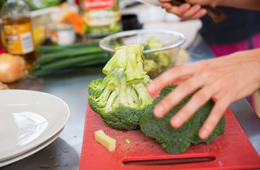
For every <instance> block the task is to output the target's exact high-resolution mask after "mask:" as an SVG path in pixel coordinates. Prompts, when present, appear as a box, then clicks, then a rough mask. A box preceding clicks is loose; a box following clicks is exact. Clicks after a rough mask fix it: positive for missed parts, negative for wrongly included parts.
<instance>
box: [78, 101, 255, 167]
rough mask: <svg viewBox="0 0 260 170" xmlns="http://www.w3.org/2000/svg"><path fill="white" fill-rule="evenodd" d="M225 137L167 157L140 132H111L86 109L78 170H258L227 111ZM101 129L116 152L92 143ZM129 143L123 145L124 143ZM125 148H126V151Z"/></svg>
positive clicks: (237, 127) (252, 152)
mask: <svg viewBox="0 0 260 170" xmlns="http://www.w3.org/2000/svg"><path fill="white" fill-rule="evenodd" d="M224 116H225V118H226V127H225V133H224V134H223V135H220V136H218V137H217V138H216V139H215V140H214V141H213V142H212V143H210V144H209V145H207V144H205V143H201V144H197V145H192V146H191V147H190V148H189V149H188V150H187V151H186V152H185V153H182V154H176V155H175V154H168V153H166V152H165V151H164V150H163V149H162V147H161V145H160V144H159V143H158V142H156V141H155V140H154V139H152V138H149V137H147V136H145V135H144V134H143V133H142V131H140V130H134V131H122V130H115V129H112V128H110V127H109V126H107V125H106V124H105V123H104V122H103V121H102V119H101V118H100V116H99V115H98V114H96V113H95V112H94V111H92V110H91V108H90V107H89V106H87V115H86V122H85V130H84V139H83V147H82V153H81V159H80V168H79V170H117V169H118V170H120V169H122V170H155V169H156V170H158V169H160V170H166V169H182V170H183V169H186V170H191V169H211V170H213V169H221V170H224V169H228V170H231V169H256V168H260V157H259V155H258V153H257V152H256V150H255V149H254V147H253V146H252V144H251V143H250V141H249V139H248V138H247V136H246V134H245V133H244V131H243V130H242V128H241V127H240V125H239V123H238V122H237V120H236V118H235V117H234V115H233V113H232V112H231V110H230V109H228V110H227V111H226V112H225V114H224ZM100 129H103V130H104V132H105V133H106V134H107V135H109V136H110V137H112V138H114V139H116V141H117V144H116V150H115V151H113V152H109V151H108V150H107V149H106V148H105V147H103V146H102V145H101V144H100V143H98V142H97V141H95V138H94V132H95V131H97V130H100ZM126 139H129V140H130V141H132V142H131V143H130V144H126V143H125V142H124V141H125V140H126ZM127 147H130V149H129V150H127ZM200 157H208V158H214V159H215V160H213V161H211V162H199V163H189V164H178V165H149V166H148V165H146V166H129V165H125V164H123V162H126V161H137V160H158V159H180V158H200Z"/></svg>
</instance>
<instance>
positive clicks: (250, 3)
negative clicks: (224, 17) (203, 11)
mask: <svg viewBox="0 0 260 170" xmlns="http://www.w3.org/2000/svg"><path fill="white" fill-rule="evenodd" d="M217 6H230V7H235V8H242V9H252V10H260V0H217Z"/></svg>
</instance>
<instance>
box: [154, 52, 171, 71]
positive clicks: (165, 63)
mask: <svg viewBox="0 0 260 170" xmlns="http://www.w3.org/2000/svg"><path fill="white" fill-rule="evenodd" d="M155 62H156V63H158V73H160V72H161V71H162V70H163V69H165V68H167V67H169V66H170V64H171V59H170V57H169V56H168V55H167V54H166V53H159V54H158V56H157V57H156V58H155Z"/></svg>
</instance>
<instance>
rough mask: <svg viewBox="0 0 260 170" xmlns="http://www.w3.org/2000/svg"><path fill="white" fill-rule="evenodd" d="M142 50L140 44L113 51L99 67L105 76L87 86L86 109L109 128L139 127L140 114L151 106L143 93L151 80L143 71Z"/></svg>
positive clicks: (147, 96) (145, 93) (147, 95)
mask: <svg viewBox="0 0 260 170" xmlns="http://www.w3.org/2000/svg"><path fill="white" fill-rule="evenodd" d="M142 51H143V47H142V46H141V45H130V46H124V47H120V48H117V51H116V53H115V55H114V56H113V57H112V58H111V59H110V61H109V62H108V63H107V64H106V65H105V67H104V68H103V73H104V74H106V75H107V76H106V77H105V78H104V79H101V80H100V79H98V80H94V81H92V82H91V83H90V85H89V94H90V96H89V99H88V103H89V106H90V107H91V108H92V109H93V110H94V111H95V112H96V113H98V114H99V115H100V116H101V118H102V119H103V121H104V122H105V123H106V124H108V125H109V126H110V127H112V128H115V129H126V130H134V129H138V128H140V126H139V120H140V118H141V115H142V114H143V113H144V110H145V109H146V108H147V106H148V105H150V104H152V101H153V100H152V98H151V96H150V95H149V93H148V92H147V90H146V86H147V85H148V84H149V83H150V82H151V79H150V78H149V76H147V75H146V72H144V69H143V62H144V59H143V55H142ZM104 84H105V85H104ZM99 93H100V94H99Z"/></svg>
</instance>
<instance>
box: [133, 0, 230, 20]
mask: <svg viewBox="0 0 260 170" xmlns="http://www.w3.org/2000/svg"><path fill="white" fill-rule="evenodd" d="M137 1H139V2H142V3H145V4H151V5H155V6H159V7H161V6H162V5H163V3H162V2H160V1H158V0H137ZM168 3H170V4H171V5H173V6H181V5H182V4H184V3H186V2H185V1H184V0H172V1H170V2H168ZM202 8H204V9H206V10H207V14H206V16H207V17H208V18H209V19H210V20H211V21H212V22H213V23H218V22H220V21H222V20H224V19H225V18H226V17H227V15H226V14H225V13H224V12H223V11H221V10H219V9H217V8H214V7H212V6H210V5H206V6H202Z"/></svg>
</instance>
